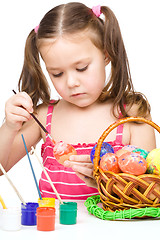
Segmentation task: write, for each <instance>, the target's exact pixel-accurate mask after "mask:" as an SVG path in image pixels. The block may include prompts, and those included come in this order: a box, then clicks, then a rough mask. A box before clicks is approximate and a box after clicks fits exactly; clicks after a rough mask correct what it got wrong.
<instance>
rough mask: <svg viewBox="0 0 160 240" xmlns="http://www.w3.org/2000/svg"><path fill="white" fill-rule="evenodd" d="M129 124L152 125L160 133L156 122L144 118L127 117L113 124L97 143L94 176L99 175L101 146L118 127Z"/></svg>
mask: <svg viewBox="0 0 160 240" xmlns="http://www.w3.org/2000/svg"><path fill="white" fill-rule="evenodd" d="M127 122H144V123H147V124H149V125H151V126H152V127H153V128H155V129H156V130H157V131H158V132H159V133H160V127H159V126H158V125H157V124H155V123H154V122H152V121H151V120H147V119H145V118H143V117H126V118H122V119H119V120H118V121H117V122H115V123H113V124H111V125H110V126H109V127H108V128H107V129H106V130H105V131H104V132H103V134H102V135H101V137H100V138H99V140H98V142H97V146H96V149H95V155H94V159H93V161H94V174H95V173H97V171H98V169H99V167H98V163H99V159H100V151H101V146H102V143H103V141H104V140H105V138H106V137H107V135H108V134H109V133H110V132H111V131H112V130H113V129H114V128H116V127H118V126H119V125H121V124H123V123H127Z"/></svg>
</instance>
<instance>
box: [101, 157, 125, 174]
mask: <svg viewBox="0 0 160 240" xmlns="http://www.w3.org/2000/svg"><path fill="white" fill-rule="evenodd" d="M100 169H102V170H103V171H112V172H114V173H119V172H120V169H119V166H118V157H117V156H116V154H114V153H106V154H104V155H103V156H102V158H101V161H100Z"/></svg>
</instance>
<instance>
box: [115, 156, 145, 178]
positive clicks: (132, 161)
mask: <svg viewBox="0 0 160 240" xmlns="http://www.w3.org/2000/svg"><path fill="white" fill-rule="evenodd" d="M118 165H119V168H120V169H121V171H122V172H124V173H129V174H133V175H136V176H138V175H141V174H144V173H145V172H146V170H147V162H146V160H145V159H144V158H143V157H142V156H141V155H140V154H138V153H134V152H128V153H125V154H123V155H121V156H120V157H119V158H118Z"/></svg>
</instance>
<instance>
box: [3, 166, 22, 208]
mask: <svg viewBox="0 0 160 240" xmlns="http://www.w3.org/2000/svg"><path fill="white" fill-rule="evenodd" d="M0 169H1V171H2V172H3V174H4V175H5V177H6V178H7V180H8V181H9V183H10V184H11V186H12V187H13V189H14V191H15V192H16V194H17V196H18V197H19V199H20V200H21V202H22V203H23V204H24V205H26V203H25V201H24V200H23V198H22V196H21V195H20V193H19V192H18V190H17V189H16V187H15V186H14V184H13V182H12V181H11V179H10V178H9V177H8V175H7V173H6V171H5V169H4V168H3V166H2V164H1V163H0Z"/></svg>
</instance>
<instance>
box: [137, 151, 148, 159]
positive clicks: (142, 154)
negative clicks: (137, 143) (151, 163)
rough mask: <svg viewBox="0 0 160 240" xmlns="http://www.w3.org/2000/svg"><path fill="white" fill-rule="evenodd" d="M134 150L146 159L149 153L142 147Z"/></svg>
mask: <svg viewBox="0 0 160 240" xmlns="http://www.w3.org/2000/svg"><path fill="white" fill-rule="evenodd" d="M133 152H136V153H139V154H140V155H141V156H142V157H143V158H145V159H146V157H147V156H148V153H149V152H147V151H146V150H144V149H141V148H136V149H134V150H133Z"/></svg>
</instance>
